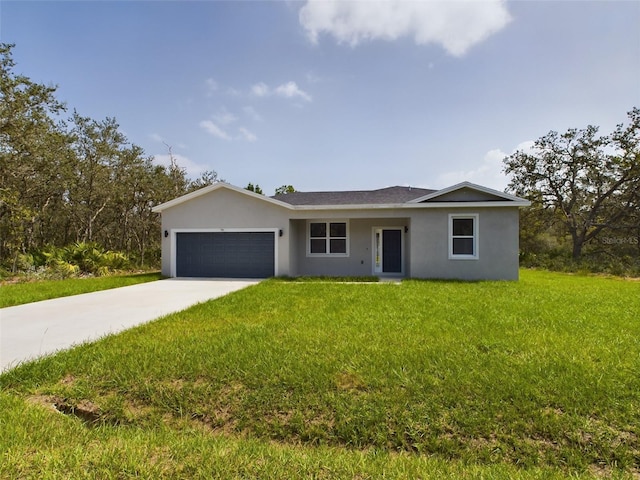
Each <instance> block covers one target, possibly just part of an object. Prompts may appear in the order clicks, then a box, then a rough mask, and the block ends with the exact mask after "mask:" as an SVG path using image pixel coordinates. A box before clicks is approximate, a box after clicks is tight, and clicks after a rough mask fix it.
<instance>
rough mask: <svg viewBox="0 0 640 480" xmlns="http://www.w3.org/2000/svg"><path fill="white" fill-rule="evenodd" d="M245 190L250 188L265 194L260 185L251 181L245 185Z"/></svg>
mask: <svg viewBox="0 0 640 480" xmlns="http://www.w3.org/2000/svg"><path fill="white" fill-rule="evenodd" d="M245 190H249V191H250V192H254V193H258V194H260V195H264V193H263V191H262V189H261V188H260V185H258V184H256V185H254V184H253V183H251V182H249V184H248V185H247V186H246V187H245Z"/></svg>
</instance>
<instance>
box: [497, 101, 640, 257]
mask: <svg viewBox="0 0 640 480" xmlns="http://www.w3.org/2000/svg"><path fill="white" fill-rule="evenodd" d="M628 117H629V124H628V125H627V126H625V125H624V124H619V125H618V126H617V127H616V129H615V131H614V132H613V133H612V134H611V135H606V136H598V127H595V126H591V125H590V126H587V127H586V128H585V129H581V130H578V129H569V130H567V132H565V133H564V134H561V135H560V134H558V133H557V132H555V131H550V132H549V133H548V134H546V135H544V136H543V137H541V138H539V139H538V140H536V141H535V144H534V147H533V149H532V150H531V151H530V152H525V151H517V152H515V153H513V154H512V155H510V156H508V157H506V158H505V159H504V164H505V168H504V171H505V173H506V174H508V175H511V181H510V183H509V186H508V190H510V191H512V192H514V193H515V194H516V195H520V196H523V197H526V198H527V199H529V200H531V202H532V207H533V208H541V209H544V210H548V211H549V213H550V215H549V218H553V219H556V220H557V221H559V222H560V223H561V225H562V226H563V227H564V229H565V231H566V232H567V233H568V235H569V236H570V238H571V243H572V257H573V258H574V259H575V260H577V259H579V258H580V257H581V255H582V252H583V247H584V246H585V245H586V244H587V243H588V242H589V241H591V240H594V239H596V238H597V237H598V236H599V235H601V234H602V232H605V231H611V230H617V231H620V230H625V231H630V232H631V231H634V229H635V232H637V229H638V226H637V225H633V224H632V225H629V224H627V221H628V220H629V219H631V218H637V209H638V203H639V199H640V109H638V108H633V109H632V110H631V111H630V112H628ZM634 211H635V212H636V213H635V214H632V213H631V212H634ZM634 215H635V216H634Z"/></svg>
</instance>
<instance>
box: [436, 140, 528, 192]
mask: <svg viewBox="0 0 640 480" xmlns="http://www.w3.org/2000/svg"><path fill="white" fill-rule="evenodd" d="M533 146H534V142H533V141H532V140H526V141H524V142H521V143H519V144H518V145H516V147H515V148H514V149H513V150H512V152H511V153H515V152H516V151H518V150H522V151H524V152H525V153H529V152H531V150H532V149H533ZM507 156H509V154H508V153H505V152H503V151H502V150H501V149H499V148H494V149H493V150H489V151H488V152H487V153H485V155H484V157H483V159H482V163H480V164H479V165H478V166H477V167H476V168H470V169H467V170H454V171H449V172H445V173H443V174H441V175H439V176H438V178H437V179H436V186H435V187H436V188H445V187H449V186H451V185H455V184H456V183H460V182H464V181H468V182H472V183H477V184H479V185H484V186H485V187H489V188H493V189H495V190H500V191H503V190H504V189H505V188H506V187H507V185H508V183H509V177H508V176H506V175H505V174H504V173H503V171H502V170H503V169H504V163H503V160H504V158H505V157H507Z"/></svg>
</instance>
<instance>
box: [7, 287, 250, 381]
mask: <svg viewBox="0 0 640 480" xmlns="http://www.w3.org/2000/svg"><path fill="white" fill-rule="evenodd" d="M259 282H260V280H244V279H243V280H226V279H224V280H223V279H175V278H172V279H167V280H159V281H156V282H149V283H142V284H138V285H132V286H130V287H121V288H114V289H111V290H102V291H100V292H94V293H85V294H82V295H74V296H71V297H63V298H56V299H53V300H45V301H42V302H35V303H29V304H26V305H18V306H16V307H7V308H3V309H0V372H2V371H4V370H8V369H10V368H12V367H15V366H16V365H17V364H19V363H21V362H24V361H27V360H31V359H34V358H37V357H39V356H41V355H47V354H50V353H53V352H56V351H58V350H62V349H65V348H69V347H71V346H73V345H76V344H80V343H83V342H86V341H90V340H95V339H97V338H100V337H102V336H104V335H107V334H110V333H117V332H120V331H122V330H125V329H127V328H131V327H133V326H136V325H140V324H142V323H146V322H149V321H151V320H154V319H156V318H158V317H161V316H163V315H167V314H169V313H173V312H177V311H179V310H183V309H185V308H187V307H189V306H191V305H194V304H196V303H199V302H204V301H206V300H210V299H212V298H218V297H221V296H223V295H226V294H228V293H231V292H234V291H236V290H240V289H242V288H245V287H248V286H250V285H255V284H257V283H259Z"/></svg>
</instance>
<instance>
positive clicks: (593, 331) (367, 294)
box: [0, 271, 640, 478]
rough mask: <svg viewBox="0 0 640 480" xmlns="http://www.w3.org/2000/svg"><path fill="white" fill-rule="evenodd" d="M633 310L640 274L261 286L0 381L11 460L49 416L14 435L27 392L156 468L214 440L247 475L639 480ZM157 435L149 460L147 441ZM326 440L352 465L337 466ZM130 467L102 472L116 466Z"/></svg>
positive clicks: (203, 457) (65, 457)
mask: <svg viewBox="0 0 640 480" xmlns="http://www.w3.org/2000/svg"><path fill="white" fill-rule="evenodd" d="M639 316H640V284H638V283H637V282H633V281H623V280H619V279H604V278H596V277H583V276H576V275H562V274H550V273H546V272H536V271H523V272H522V276H521V281H520V282H446V281H405V282H403V283H401V284H399V285H398V284H384V283H379V284H371V283H360V284H352V285H346V284H342V283H341V284H336V283H292V282H282V281H278V280H271V281H266V282H263V283H262V284H260V285H258V286H256V287H252V288H250V289H247V290H244V291H240V292H236V293H234V294H232V295H228V296H226V297H224V298H221V299H219V300H216V301H212V302H208V303H204V304H200V305H197V306H194V307H193V308H190V309H188V310H186V311H184V312H181V313H178V314H174V315H170V316H168V317H165V318H164V319H161V320H159V321H157V322H153V323H151V324H147V325H144V326H141V327H139V328H137V329H133V330H130V331H127V332H124V333H123V334H121V335H118V336H113V337H108V338H106V339H103V340H101V341H99V342H97V343H94V344H90V345H84V346H80V347H78V348H76V349H74V350H71V351H67V352H63V353H60V354H58V355H56V356H55V357H50V358H47V359H43V360H40V361H37V362H32V363H30V364H25V365H22V366H20V367H18V368H16V369H14V370H11V371H9V372H7V373H5V374H3V375H2V376H0V384H1V385H2V395H3V396H4V398H5V400H4V401H5V403H6V404H7V405H8V408H7V409H3V410H0V422H1V421H2V419H3V418H4V419H6V420H5V421H4V424H5V425H14V426H13V427H11V430H9V435H10V436H11V439H12V441H11V442H9V443H8V448H9V449H10V451H11V455H9V459H10V461H9V462H8V463H7V462H3V464H4V465H5V466H4V467H3V468H10V469H13V470H11V471H12V472H15V471H18V472H19V473H21V474H22V475H23V476H24V475H25V474H27V473H28V472H32V470H29V468H30V467H29V466H28V465H30V464H31V465H33V462H34V461H36V462H39V461H42V460H38V458H33V455H30V454H29V452H34V451H38V448H35V447H34V446H36V445H40V440H38V438H36V437H37V435H42V432H41V430H38V429H36V430H34V432H38V434H37V435H36V433H34V434H33V436H34V438H31V436H30V435H24V433H15V434H14V433H13V432H14V431H15V429H16V428H19V427H16V426H15V425H21V424H22V423H23V422H21V421H16V418H19V414H18V413H17V412H19V411H25V410H26V412H25V413H24V417H25V418H27V419H28V418H29V417H30V416H31V415H34V414H35V411H34V410H32V409H29V408H26V407H25V404H24V403H22V399H26V398H38V399H40V401H41V402H44V403H46V402H52V401H55V399H65V400H64V401H65V402H67V403H68V404H69V405H72V406H73V405H76V406H78V407H82V408H84V409H85V410H86V409H87V408H90V409H91V410H92V411H93V412H94V420H92V422H93V423H92V424H93V425H98V426H99V427H100V428H97V429H96V428H81V427H82V424H83V423H82V421H81V420H79V419H76V420H75V421H71V420H70V421H69V422H67V423H63V424H62V425H61V426H60V427H58V430H57V431H58V432H59V433H58V434H59V435H60V437H59V438H60V442H57V443H64V444H65V446H68V445H73V446H77V449H78V451H82V445H84V444H87V443H89V442H94V444H93V445H94V448H92V449H91V451H104V450H105V449H109V448H113V446H114V444H117V445H119V446H120V447H119V448H120V449H118V450H117V451H118V454H119V455H121V456H122V457H125V458H131V457H127V454H129V455H131V456H132V457H133V459H134V460H131V461H132V462H137V468H138V469H140V471H145V472H149V471H150V469H153V468H156V467H158V470H159V471H164V472H172V473H174V474H175V473H176V472H180V474H182V473H184V471H181V470H177V469H179V468H181V467H185V468H186V466H193V465H194V464H198V462H203V463H202V465H208V466H209V467H210V468H212V469H215V468H217V463H216V464H215V465H216V466H215V467H214V466H213V462H216V461H217V460H216V459H218V457H219V456H221V455H222V454H221V453H220V451H219V448H224V449H228V448H233V449H241V450H242V451H243V452H245V453H244V454H241V455H239V456H238V457H236V456H235V454H232V453H230V452H229V451H226V454H225V455H224V458H225V461H227V462H228V463H227V464H228V465H229V466H228V467H223V470H220V471H222V472H225V471H228V470H224V468H229V469H231V470H230V471H231V472H237V471H238V470H236V469H237V468H240V467H239V465H241V464H243V462H244V465H245V467H244V468H246V469H248V470H241V471H242V472H247V471H250V472H258V473H257V474H256V475H257V476H261V475H260V472H262V473H264V472H266V471H267V470H263V469H266V468H269V469H271V468H273V469H276V470H268V472H274V471H279V472H283V476H287V472H288V470H287V468H288V467H287V465H289V463H288V462H294V464H295V465H298V466H299V463H298V462H300V461H301V460H300V458H302V457H306V458H313V459H316V462H321V463H320V464H318V463H315V466H314V467H310V470H308V472H309V475H310V476H322V475H325V474H327V475H329V476H331V475H330V474H328V473H327V470H326V469H325V465H330V466H331V468H335V469H337V471H338V472H344V476H345V477H348V478H352V477H353V476H358V475H360V476H362V475H361V474H362V472H365V476H371V477H374V478H377V477H382V476H385V475H384V472H385V471H384V469H383V468H384V467H381V466H380V464H378V463H377V462H376V461H375V460H374V459H375V458H382V459H384V462H383V465H384V464H385V462H391V464H392V465H397V464H396V463H394V462H398V461H400V462H405V461H406V462H407V463H406V464H403V465H404V466H403V468H404V470H395V468H396V467H389V468H392V470H391V472H395V475H397V476H398V477H408V478H417V477H425V478H429V476H430V475H433V476H434V478H441V477H445V478H446V477H447V476H450V477H451V478H469V477H471V478H486V477H489V478H494V477H496V478H518V477H520V478H527V477H528V476H533V477H539V478H552V477H559V478H562V477H565V478H566V477H568V476H572V477H573V476H577V477H584V478H588V477H590V475H589V474H588V473H587V472H589V471H592V472H595V473H601V474H603V475H606V476H613V477H614V478H629V477H631V475H633V474H634V473H636V474H637V471H638V470H637V469H638V461H639V458H638V450H639V448H640V444H639V440H638V438H639V437H638V435H639V433H640V432H639V431H638V428H637V426H638V425H640V410H638V405H639V404H640V376H638V375H636V374H635V373H636V372H637V370H638V358H640V357H639V356H640V346H639V344H638V342H637V339H638V336H640V325H639V324H638V322H637V318H638V317H639ZM115 397H117V401H116V400H115V399H114V398H115ZM41 414H42V415H44V413H41ZM50 415H51V418H60V415H59V414H58V415H57V416H56V414H55V413H50ZM8 417H11V419H12V420H10V419H8ZM29 421H30V420H29ZM85 421H86V420H85ZM56 422H58V420H56ZM96 422H97V423H96ZM41 423H44V424H48V422H41ZM64 425H68V427H67V426H64ZM115 425H118V426H115ZM70 429H73V433H72V432H71V430H70ZM45 431H47V430H46V429H45ZM75 432H79V433H75ZM53 434H54V432H51V433H50V435H53ZM5 435H6V434H5ZM45 435H49V434H45ZM78 435H80V436H78ZM156 435H157V436H156ZM85 436H86V437H85ZM79 438H86V440H79ZM214 438H217V439H219V441H220V442H223V444H224V447H222V446H219V447H217V448H216V447H215V446H214V445H213V444H212V443H211V442H212V441H213V440H212V439H214ZM21 439H22V440H21ZM186 439H190V440H186ZM181 440H182V441H188V442H189V447H190V448H189V449H188V451H189V452H190V453H187V450H183V449H180V448H179V447H177V445H178V444H179V442H180V441H181ZM32 442H36V443H35V444H34V443H32ZM269 442H271V443H269ZM54 443H55V442H54ZM150 444H152V445H153V446H154V449H153V451H154V452H158V453H157V454H156V455H153V454H152V455H148V456H146V457H145V456H142V455H140V454H138V453H136V452H137V451H138V449H139V450H144V448H145V446H149V445H150ZM231 445H234V447H231ZM257 445H262V446H266V445H271V447H269V448H277V449H279V450H278V452H279V455H281V457H278V456H276V457H271V456H270V455H271V454H273V451H272V453H271V454H267V455H269V459H270V461H269V462H267V463H271V465H270V466H269V467H266V466H265V465H266V464H265V463H264V462H263V461H260V460H259V459H260V458H264V457H261V456H260V455H252V454H250V453H248V451H247V450H246V449H251V448H259V447H257ZM43 447H44V448H45V451H46V452H47V453H49V454H52V455H54V458H56V459H57V460H58V461H57V462H56V464H57V465H59V464H60V463H63V464H65V465H67V464H70V465H71V468H72V470H71V471H72V472H74V473H75V472H82V471H83V469H84V467H86V462H87V460H75V458H76V456H75V455H74V454H73V453H70V452H73V451H74V450H73V449H68V450H70V452H68V453H64V452H63V451H62V450H58V449H52V448H51V447H47V446H46V445H44V446H43ZM95 447H99V448H95ZM261 448H265V447H261ZM234 451H236V452H237V450H234ZM296 451H297V452H298V453H297V454H295V453H293V452H296ZM161 452H171V455H169V454H167V455H164V454H162V453H161ZM287 452H288V453H287ZM326 452H333V454H334V455H335V458H340V459H341V460H340V462H345V464H347V463H349V461H350V462H354V461H356V463H357V464H358V465H359V466H358V468H357V469H356V470H348V471H344V470H341V468H342V467H340V466H339V465H338V464H336V463H331V462H329V463H326V464H325V463H324V461H326V460H324V461H320V460H319V459H320V458H323V455H324V454H325V453H326ZM396 452H400V454H398V453H396ZM263 453H265V454H266V452H264V450H263ZM374 453H375V455H374ZM25 455H27V457H25ZM83 455H84V452H83ZM89 455H92V454H91V453H89ZM291 455H293V457H292V456H291ZM369 455H373V456H372V457H369ZM379 455H381V456H382V457H379ZM194 456H195V457H194ZM230 457H231V458H230ZM23 458H29V462H23V461H22V460H20V459H23ZM79 458H84V459H86V457H85V456H80V457H79ZM90 458H91V459H92V460H93V461H97V462H98V463H99V464H101V465H105V463H103V462H105V460H102V459H95V458H94V457H90ZM172 459H173V460H172ZM357 459H359V460H357ZM89 462H91V461H89ZM358 462H360V463H358ZM414 462H417V463H414ZM424 462H426V463H424ZM374 464H375V465H377V466H373V465H374ZM119 465H120V463H118V462H116V461H114V462H112V463H109V462H107V463H106V466H104V468H105V469H106V471H110V472H111V475H112V476H115V475H114V473H113V472H115V471H120V470H119V469H120V468H121V467H120V466H119ZM438 465H444V466H446V467H444V470H443V469H442V468H443V467H438ZM31 468H32V467H31ZM43 468H44V469H45V470H47V469H50V468H53V467H52V466H46V465H45V466H44V467H43ZM327 468H328V467H327ZM352 468H354V467H352ZM278 469H282V470H278ZM433 469H435V472H437V474H436V473H433V472H434V470H433ZM305 471H306V470H305ZM154 472H155V470H154ZM190 472H194V471H193V470H190ZM196 472H201V471H199V470H198V471H196ZM210 472H211V471H209V473H210ZM403 472H404V475H403ZM180 474H177V476H180ZM150 475H151V474H150ZM194 475H195V474H194ZM201 475H204V473H201ZM233 475H234V474H232V476H233ZM72 476H75V475H72ZM105 476H107V475H105ZM186 476H190V475H188V474H186ZM223 476H224V475H223ZM240 476H242V474H240Z"/></svg>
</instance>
